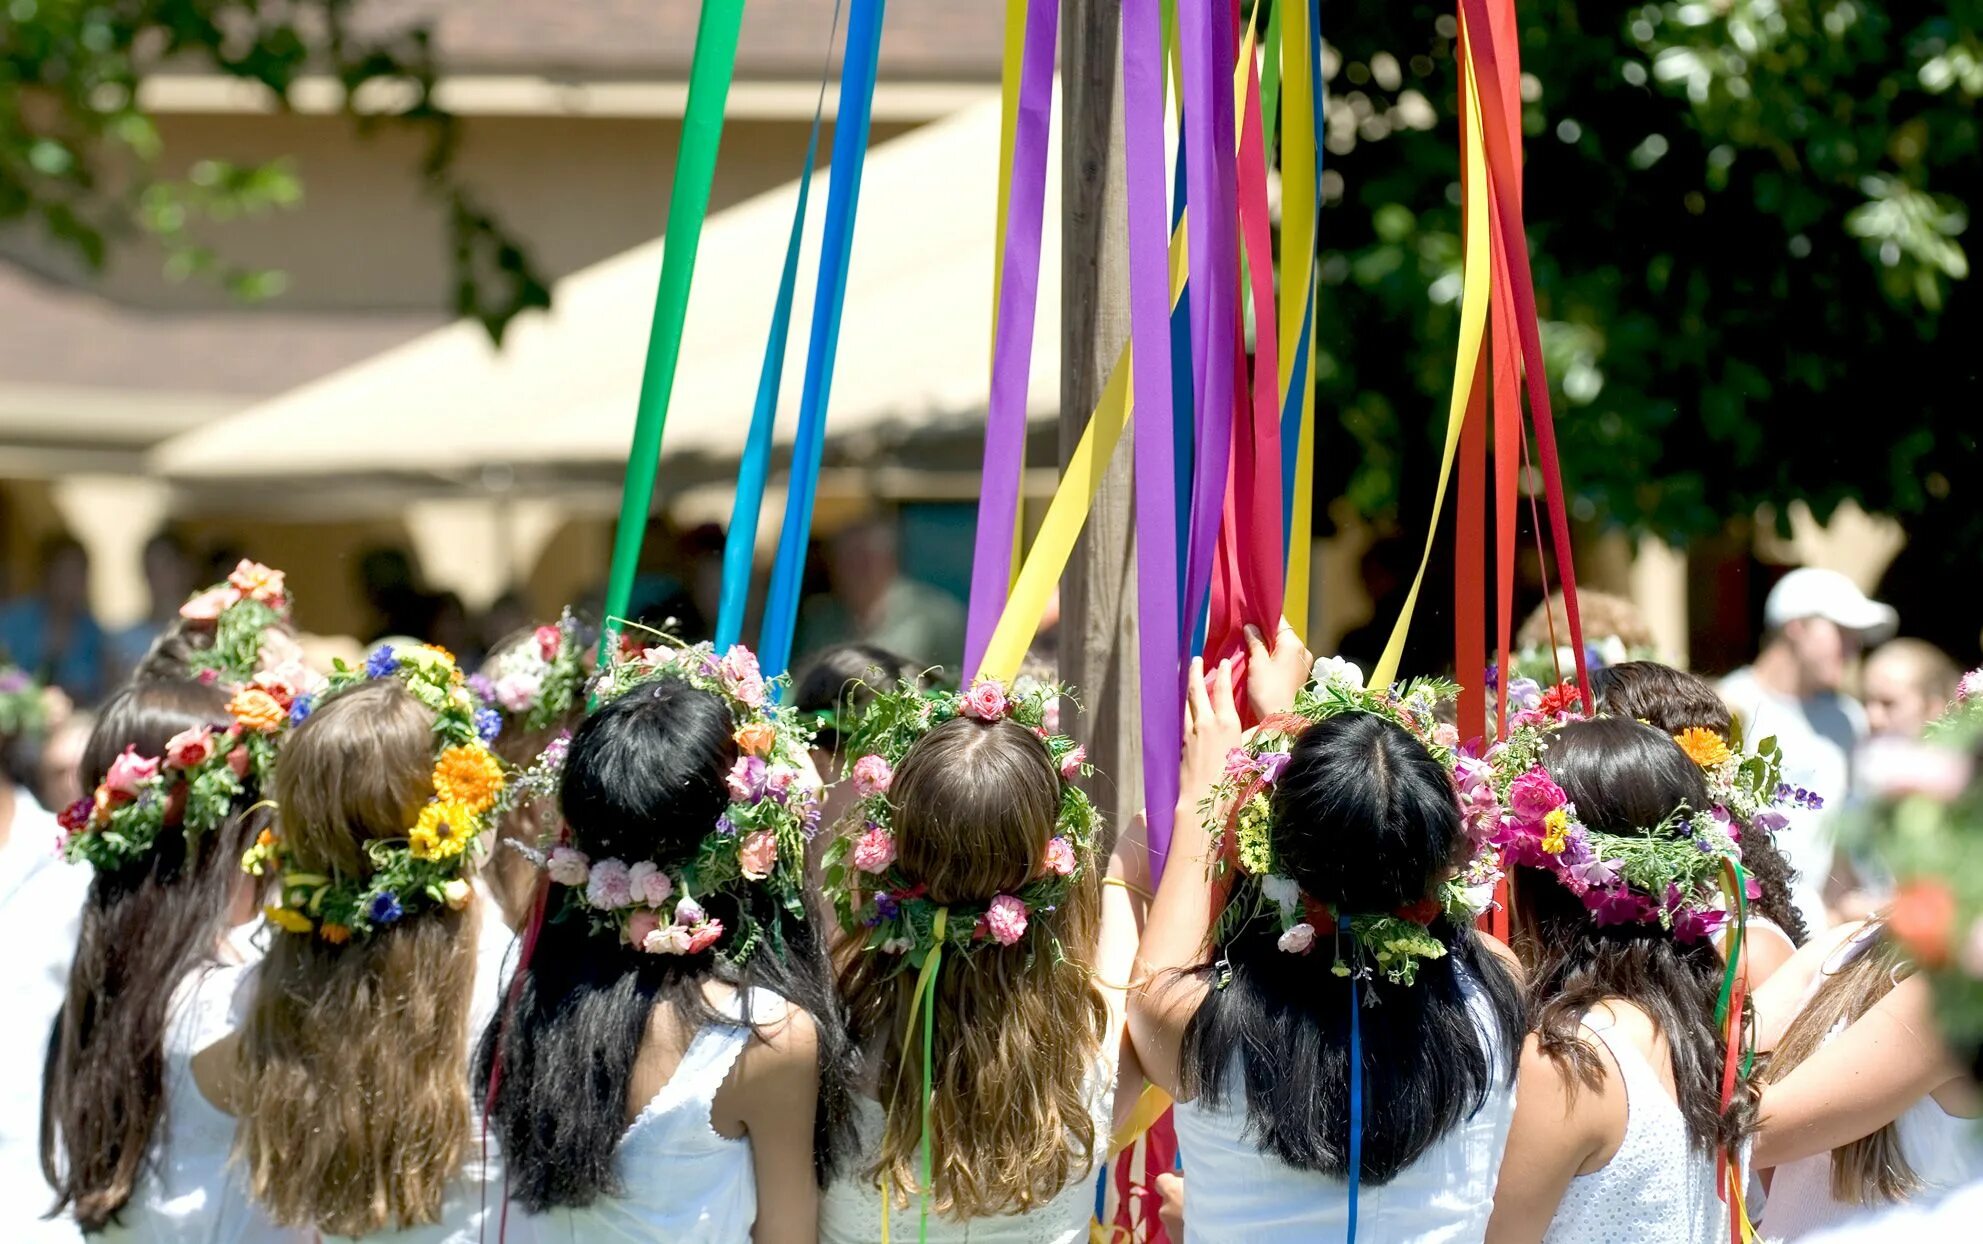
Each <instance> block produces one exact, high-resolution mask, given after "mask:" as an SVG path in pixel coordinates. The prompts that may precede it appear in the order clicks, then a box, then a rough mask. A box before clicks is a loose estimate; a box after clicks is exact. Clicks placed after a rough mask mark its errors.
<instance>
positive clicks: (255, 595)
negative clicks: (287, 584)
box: [227, 557, 285, 607]
mask: <svg viewBox="0 0 1983 1244" xmlns="http://www.w3.org/2000/svg"><path fill="white" fill-rule="evenodd" d="M227 582H228V584H229V585H230V586H232V587H233V588H234V589H235V590H236V591H238V592H240V593H241V595H243V596H245V597H247V598H248V599H249V600H258V601H260V602H262V603H263V604H265V605H274V606H278V607H279V606H280V605H281V604H282V603H283V596H284V590H285V589H284V587H283V582H282V572H281V571H280V570H275V569H271V568H270V567H268V566H264V565H262V564H261V563H260V562H255V561H249V560H248V559H247V558H245V557H244V558H242V559H241V563H240V564H239V565H237V566H236V567H234V573H233V574H230V575H228V576H227Z"/></svg>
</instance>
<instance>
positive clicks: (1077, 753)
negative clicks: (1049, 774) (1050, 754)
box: [1060, 743, 1088, 782]
mask: <svg viewBox="0 0 1983 1244" xmlns="http://www.w3.org/2000/svg"><path fill="white" fill-rule="evenodd" d="M1087 763H1088V749H1087V748H1085V747H1083V746H1081V745H1080V744H1079V743H1076V744H1075V745H1074V750H1073V751H1071V752H1069V753H1067V755H1065V756H1062V757H1061V758H1060V776H1062V777H1064V778H1066V779H1067V780H1068V781H1070V782H1072V781H1073V780H1074V779H1075V778H1078V777H1080V776H1081V766H1082V765H1085V764H1087Z"/></svg>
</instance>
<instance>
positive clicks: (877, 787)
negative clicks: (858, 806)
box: [854, 756, 895, 799]
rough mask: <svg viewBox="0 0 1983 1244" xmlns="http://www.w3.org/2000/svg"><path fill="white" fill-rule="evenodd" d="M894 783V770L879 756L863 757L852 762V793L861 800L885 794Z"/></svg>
mask: <svg viewBox="0 0 1983 1244" xmlns="http://www.w3.org/2000/svg"><path fill="white" fill-rule="evenodd" d="M894 781H895V770H893V769H891V768H889V767H888V761H887V760H885V759H883V758H882V757H880V756H863V757H861V758H860V759H859V760H857V761H855V762H854V793H855V794H857V795H859V796H860V797H861V798H863V799H866V798H867V797H868V796H870V795H884V794H887V793H888V788H889V786H890V784H891V783H893V782H894Z"/></svg>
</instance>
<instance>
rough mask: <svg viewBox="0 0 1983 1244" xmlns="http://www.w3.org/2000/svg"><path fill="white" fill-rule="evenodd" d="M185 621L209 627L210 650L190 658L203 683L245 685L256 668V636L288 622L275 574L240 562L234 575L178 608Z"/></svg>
mask: <svg viewBox="0 0 1983 1244" xmlns="http://www.w3.org/2000/svg"><path fill="white" fill-rule="evenodd" d="M179 616H180V617H181V618H182V619H184V620H185V621H187V622H191V623H195V624H198V625H201V626H209V625H210V626H211V627H212V628H213V646H212V647H211V648H207V649H205V650H203V651H200V652H196V653H194V654H193V655H192V657H191V659H190V661H189V665H190V667H191V669H192V671H193V676H194V677H196V678H198V679H199V680H200V681H201V682H203V683H210V684H211V683H226V684H229V685H234V684H239V683H245V682H248V681H250V680H252V679H253V678H254V676H255V671H256V668H257V666H258V665H259V664H260V659H261V650H262V633H263V632H264V631H265V630H267V629H268V628H269V627H271V626H277V625H281V624H283V623H286V622H288V621H289V591H288V588H287V587H286V586H285V585H284V583H283V574H282V571H280V570H272V569H270V568H269V567H267V566H264V565H262V564H261V563H260V562H253V561H249V560H248V559H247V558H245V557H244V558H242V559H241V564H240V565H238V566H236V567H235V568H234V573H232V574H230V575H228V576H227V578H226V579H225V580H223V581H221V582H219V583H216V584H214V585H213V586H212V587H210V588H208V589H206V590H205V591H203V592H200V593H197V594H196V595H195V596H194V597H193V598H192V599H191V600H188V601H187V602H186V603H185V604H183V605H181V606H179Z"/></svg>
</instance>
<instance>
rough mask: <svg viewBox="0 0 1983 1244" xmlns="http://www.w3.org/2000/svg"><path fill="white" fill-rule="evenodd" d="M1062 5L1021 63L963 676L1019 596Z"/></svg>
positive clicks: (1035, 8) (1042, 23)
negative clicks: (1008, 603) (1015, 584)
mask: <svg viewBox="0 0 1983 1244" xmlns="http://www.w3.org/2000/svg"><path fill="white" fill-rule="evenodd" d="M1059 31H1060V0H1032V2H1031V3H1030V4H1029V5H1028V6H1027V9H1026V45H1025V55H1024V57H1023V59H1022V60H1021V62H1020V66H1021V67H1020V74H1019V116H1018V126H1017V129H1016V130H1015V132H1014V140H1013V148H1012V197H1011V200H1010V202H1009V205H1008V208H1007V212H1006V232H1005V255H1004V257H1003V260H1002V265H1003V266H1002V267H1001V269H1000V271H1001V276H1000V278H999V290H998V332H997V337H996V339H995V342H994V344H993V347H992V375H991V397H990V399H989V401H988V403H987V407H986V413H985V466H984V481H983V486H982V487H981V488H980V490H979V491H980V494H981V500H980V502H979V505H978V531H977V541H976V546H975V550H974V552H973V556H972V561H971V606H970V613H969V615H968V617H967V618H966V621H965V631H964V670H963V673H964V676H965V678H966V679H967V680H968V678H969V677H970V676H971V674H972V673H973V672H974V671H976V670H977V668H978V665H979V663H980V662H982V661H983V660H984V656H985V649H986V648H987V647H988V646H989V645H990V644H991V637H992V632H993V631H994V630H996V629H997V627H998V619H999V615H1000V614H1002V613H1004V612H1005V598H1006V595H1007V593H1009V592H1010V591H1011V588H1012V546H1013V534H1014V533H1013V528H1014V527H1015V526H1016V525H1017V524H1018V521H1019V484H1020V474H1021V472H1022V471H1023V470H1024V469H1025V466H1026V386H1027V381H1028V380H1029V379H1030V378H1031V372H1032V364H1033V316H1034V312H1035V310H1036V308H1037V304H1038V302H1039V293H1040V230H1041V225H1042V222H1043V219H1044V217H1045V214H1046V196H1047V144H1048V140H1049V137H1050V132H1049V127H1050V126H1051V124H1052V121H1053V58H1054V40H1055V38H1056V36H1057V35H1058V34H1059Z"/></svg>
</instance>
